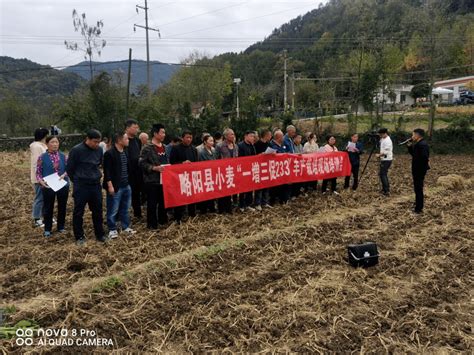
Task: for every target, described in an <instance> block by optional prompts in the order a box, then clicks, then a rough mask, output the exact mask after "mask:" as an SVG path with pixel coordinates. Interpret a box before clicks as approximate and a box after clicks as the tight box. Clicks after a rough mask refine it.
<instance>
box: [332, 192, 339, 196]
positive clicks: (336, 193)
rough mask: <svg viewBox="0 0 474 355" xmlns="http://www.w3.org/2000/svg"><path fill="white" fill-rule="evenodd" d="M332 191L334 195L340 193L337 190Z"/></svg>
mask: <svg viewBox="0 0 474 355" xmlns="http://www.w3.org/2000/svg"><path fill="white" fill-rule="evenodd" d="M332 193H333V194H334V195H336V196H339V195H340V193H339V192H337V191H333V192H332Z"/></svg>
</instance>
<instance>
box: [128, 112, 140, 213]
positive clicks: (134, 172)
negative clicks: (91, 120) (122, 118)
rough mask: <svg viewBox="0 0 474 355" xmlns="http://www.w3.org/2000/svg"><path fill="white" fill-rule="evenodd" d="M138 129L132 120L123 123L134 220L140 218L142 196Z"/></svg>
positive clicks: (136, 123) (135, 122)
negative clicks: (126, 142) (126, 138)
mask: <svg viewBox="0 0 474 355" xmlns="http://www.w3.org/2000/svg"><path fill="white" fill-rule="evenodd" d="M139 129H140V127H139V126H138V122H137V121H136V120H134V119H131V118H130V119H128V120H127V122H125V133H126V134H127V137H128V140H129V143H128V147H127V148H126V152H127V156H128V162H129V170H130V173H129V176H128V179H129V183H130V188H131V189H132V207H133V215H134V216H135V217H136V218H141V217H142V206H141V205H142V194H144V191H143V185H144V183H143V173H142V170H141V169H140V167H139V166H138V159H139V158H140V151H141V150H142V142H141V141H140V139H138V131H139Z"/></svg>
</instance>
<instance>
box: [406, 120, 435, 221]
mask: <svg viewBox="0 0 474 355" xmlns="http://www.w3.org/2000/svg"><path fill="white" fill-rule="evenodd" d="M424 136H425V131H424V130H423V129H421V128H417V129H415V130H413V134H412V136H411V141H409V142H408V144H407V147H408V152H409V153H410V155H411V156H412V158H413V159H412V162H411V172H412V175H413V187H414V190H415V211H414V212H415V213H417V214H419V213H422V212H423V202H424V201H423V199H424V196H423V184H424V182H425V175H426V173H427V172H428V170H429V169H430V148H429V147H428V144H427V143H426V141H425V140H424V139H423V138H424Z"/></svg>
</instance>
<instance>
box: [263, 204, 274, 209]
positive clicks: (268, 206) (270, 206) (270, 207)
mask: <svg viewBox="0 0 474 355" xmlns="http://www.w3.org/2000/svg"><path fill="white" fill-rule="evenodd" d="M263 207H265V208H269V209H272V208H273V206H272V205H269V204H268V203H267V204H266V205H264V206H263Z"/></svg>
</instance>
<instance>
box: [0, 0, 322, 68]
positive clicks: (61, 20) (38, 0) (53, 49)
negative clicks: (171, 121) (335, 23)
mask: <svg viewBox="0 0 474 355" xmlns="http://www.w3.org/2000/svg"><path fill="white" fill-rule="evenodd" d="M321 2H322V3H326V2H327V0H313V1H308V0H306V1H305V0H296V1H278V0H275V1H271V0H251V1H235V0H231V1H228V0H220V1H217V0H214V1H210V0H203V1H198V0H196V1H191V0H175V1H169V0H161V1H158V0H149V1H148V7H149V8H150V10H149V26H150V27H154V28H158V29H160V32H161V39H159V38H158V34H157V33H155V32H150V56H151V59H152V60H159V61H162V62H169V63H177V62H180V61H181V59H183V58H185V57H187V55H188V54H189V53H190V52H192V51H193V50H198V51H201V52H205V53H208V54H211V55H214V54H218V53H224V52H230V51H234V52H239V51H241V50H243V49H245V48H246V47H248V46H249V45H250V44H252V43H255V42H256V41H259V40H262V39H264V37H265V36H267V35H269V34H270V33H271V31H272V30H273V29H274V28H277V27H279V26H280V25H282V24H283V23H286V22H288V21H289V20H291V19H293V18H295V17H297V16H298V15H303V14H305V13H306V12H308V11H310V10H312V9H314V8H317V7H318V5H319V3H321ZM0 3H1V7H0V23H1V25H0V26H1V29H0V36H1V37H0V38H1V42H0V53H1V55H6V56H10V57H14V58H28V59H30V60H32V61H34V62H38V63H41V64H49V65H52V66H63V65H72V64H76V63H77V62H80V61H82V60H83V54H81V53H79V52H71V51H68V50H66V48H65V46H64V40H65V39H67V40H79V41H80V36H79V35H78V34H77V33H75V32H74V28H73V25H72V9H77V11H78V12H79V13H83V12H85V13H86V15H87V20H88V22H89V24H92V23H95V22H96V21H97V20H99V19H101V20H103V21H104V28H103V36H102V37H103V38H104V39H106V40H107V46H106V48H104V50H103V53H102V56H101V57H100V58H95V59H96V60H97V59H98V60H99V61H111V60H122V59H127V58H128V48H132V50H133V58H135V59H146V46H145V31H144V30H143V29H141V28H137V29H136V32H134V31H133V25H134V24H139V25H145V13H144V11H142V10H140V11H139V13H138V14H137V13H136V10H135V5H136V4H139V5H142V6H144V0H137V1H135V0H0Z"/></svg>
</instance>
